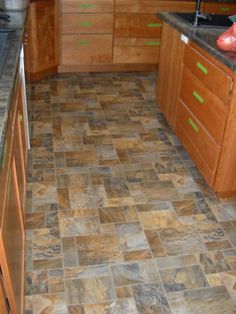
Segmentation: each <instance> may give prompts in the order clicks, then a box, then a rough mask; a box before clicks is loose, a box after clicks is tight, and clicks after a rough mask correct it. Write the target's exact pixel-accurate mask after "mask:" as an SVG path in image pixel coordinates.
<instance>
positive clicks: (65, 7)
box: [61, 0, 114, 13]
mask: <svg viewBox="0 0 236 314" xmlns="http://www.w3.org/2000/svg"><path fill="white" fill-rule="evenodd" d="M61 10H62V12H63V13H96V12H100V13H113V10H114V1H113V0H63V1H61Z"/></svg>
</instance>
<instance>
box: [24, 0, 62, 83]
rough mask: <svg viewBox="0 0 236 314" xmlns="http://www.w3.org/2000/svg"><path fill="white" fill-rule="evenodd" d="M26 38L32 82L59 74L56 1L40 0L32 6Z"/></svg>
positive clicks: (26, 50)
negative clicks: (49, 75)
mask: <svg viewBox="0 0 236 314" xmlns="http://www.w3.org/2000/svg"><path fill="white" fill-rule="evenodd" d="M28 19H29V21H28V22H27V23H28V33H27V35H26V36H27V38H26V46H27V48H25V52H26V61H25V65H26V69H27V66H28V67H29V69H28V70H29V71H28V72H26V74H28V78H29V79H30V80H37V79H41V78H43V77H44V76H46V75H48V74H52V73H56V72H57V65H58V23H57V19H58V14H57V9H56V3H55V0H47V1H46V0H40V1H37V2H33V3H31V4H30V9H29V14H28Z"/></svg>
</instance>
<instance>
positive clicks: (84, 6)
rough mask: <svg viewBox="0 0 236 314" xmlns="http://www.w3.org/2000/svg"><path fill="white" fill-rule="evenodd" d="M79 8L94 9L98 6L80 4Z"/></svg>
mask: <svg viewBox="0 0 236 314" xmlns="http://www.w3.org/2000/svg"><path fill="white" fill-rule="evenodd" d="M79 7H80V8H81V9H92V8H96V5H95V4H93V3H80V5H79Z"/></svg>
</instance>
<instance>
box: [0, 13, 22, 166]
mask: <svg viewBox="0 0 236 314" xmlns="http://www.w3.org/2000/svg"><path fill="white" fill-rule="evenodd" d="M4 13H6V14H9V15H10V16H11V22H10V23H8V24H7V26H6V25H3V24H1V25H0V27H3V28H4V27H6V28H8V27H9V28H14V29H16V31H15V32H13V33H9V35H8V38H7V42H6V47H5V49H8V55H7V60H6V64H5V67H4V72H3V75H2V77H1V79H0V161H1V159H2V151H3V145H4V138H5V131H6V124H7V118H8V113H9V109H10V104H11V96H12V92H13V88H14V84H15V78H16V73H17V65H18V61H19V57H20V51H21V47H22V39H23V34H24V24H25V17H26V11H4Z"/></svg>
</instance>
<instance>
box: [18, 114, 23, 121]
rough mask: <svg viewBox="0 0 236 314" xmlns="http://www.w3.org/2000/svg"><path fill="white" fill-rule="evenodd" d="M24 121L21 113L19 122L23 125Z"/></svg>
mask: <svg viewBox="0 0 236 314" xmlns="http://www.w3.org/2000/svg"><path fill="white" fill-rule="evenodd" d="M22 121H23V116H22V114H21V113H19V122H20V123H21V122H22Z"/></svg>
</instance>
